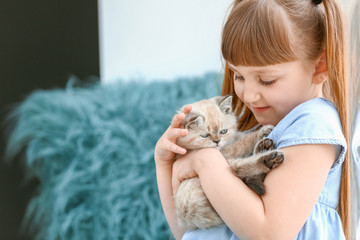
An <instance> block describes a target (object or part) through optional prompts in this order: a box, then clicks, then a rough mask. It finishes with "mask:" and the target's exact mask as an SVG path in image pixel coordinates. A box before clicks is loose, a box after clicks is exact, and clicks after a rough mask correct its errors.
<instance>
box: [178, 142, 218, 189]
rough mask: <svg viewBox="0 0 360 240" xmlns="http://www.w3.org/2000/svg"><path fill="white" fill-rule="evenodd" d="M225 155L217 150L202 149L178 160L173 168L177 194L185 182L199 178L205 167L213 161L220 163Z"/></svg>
mask: <svg viewBox="0 0 360 240" xmlns="http://www.w3.org/2000/svg"><path fill="white" fill-rule="evenodd" d="M219 158H223V155H222V154H221V152H220V151H219V150H217V149H216V148H202V149H198V150H195V151H192V152H191V153H189V154H186V155H185V156H183V157H181V158H179V159H177V160H176V161H175V162H174V164H173V167H172V189H173V193H174V195H175V194H176V192H177V190H178V188H179V186H180V184H181V182H182V181H183V180H186V179H189V178H193V177H197V176H198V175H199V171H200V170H201V169H204V167H205V166H209V164H210V165H211V163H212V161H215V162H216V161H219Z"/></svg>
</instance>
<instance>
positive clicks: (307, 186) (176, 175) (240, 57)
mask: <svg viewBox="0 0 360 240" xmlns="http://www.w3.org/2000/svg"><path fill="white" fill-rule="evenodd" d="M343 31H344V29H343V17H342V12H341V7H340V6H339V1H337V0H324V1H322V2H321V1H320V0H242V1H241V0H236V1H234V3H233V6H232V9H231V12H230V13H229V16H228V19H227V21H226V23H225V25H224V29H223V36H222V54H223V57H224V59H225V60H226V66H225V76H224V83H223V91H222V94H223V95H225V94H236V96H237V97H236V98H235V101H234V106H235V107H234V109H235V111H236V114H237V115H238V116H239V129H240V130H248V129H250V128H252V127H254V126H256V125H258V124H262V125H264V124H272V125H274V126H275V128H274V130H273V131H272V132H271V133H270V135H269V137H270V138H272V139H273V141H274V142H275V144H276V145H277V147H278V148H281V149H282V150H283V151H284V153H285V161H284V163H283V164H282V165H281V166H280V167H278V168H276V169H274V170H272V171H271V172H270V173H269V174H268V175H267V177H266V178H265V187H266V191H267V193H266V194H265V195H263V196H261V197H260V196H258V195H257V194H255V193H254V192H253V191H252V190H251V189H250V188H248V187H247V186H246V185H245V184H244V183H243V182H242V181H241V180H240V179H239V178H238V177H236V176H235V175H234V174H233V173H232V172H231V170H230V168H229V166H228V164H227V161H226V160H225V159H224V157H223V156H222V155H221V153H220V152H219V151H218V150H216V149H200V150H197V151H194V152H191V153H190V154H186V155H184V157H182V158H180V159H178V160H176V161H174V154H175V153H178V154H185V152H186V151H185V149H182V148H181V147H179V146H177V145H176V140H177V138H178V137H180V136H184V135H186V134H187V131H186V130H183V129H180V128H179V124H180V122H181V121H182V120H183V119H184V117H185V115H186V114H187V113H189V112H190V110H191V106H187V107H185V108H184V109H183V111H182V113H179V114H177V115H176V116H175V117H174V119H173V120H172V123H171V125H170V127H169V128H168V129H167V130H166V131H165V133H164V134H163V136H162V137H161V138H160V139H159V141H158V142H157V144H156V147H155V163H156V171H157V179H158V187H159V193H160V198H161V202H162V206H163V209H164V212H165V215H166V218H167V221H168V223H169V225H170V227H171V230H172V232H173V234H174V236H175V237H176V239H181V238H182V239H186V240H189V239H206V240H211V239H213V240H221V239H277V240H279V239H294V238H295V239H327V240H328V239H334V240H335V239H336V240H338V239H345V237H346V238H347V239H350V235H349V225H350V224H349V212H348V211H349V166H348V165H349V162H348V156H347V154H346V149H347V138H348V102H347V84H346V80H345V73H344V72H345V66H344V62H345V58H344V48H345V46H344V44H345V43H344V33H343ZM195 176H198V177H199V179H200V182H201V186H202V188H203V190H204V192H205V193H206V195H207V197H208V199H209V200H210V202H211V204H212V206H213V207H214V209H215V210H216V211H217V213H218V214H219V215H220V217H221V218H222V219H223V221H224V222H225V224H226V225H224V226H221V227H218V228H213V229H207V230H195V231H187V229H181V228H180V227H179V226H178V225H177V222H176V216H175V211H174V202H173V195H174V194H175V192H176V190H177V187H178V186H179V184H180V182H181V181H182V180H184V179H187V178H191V177H195Z"/></svg>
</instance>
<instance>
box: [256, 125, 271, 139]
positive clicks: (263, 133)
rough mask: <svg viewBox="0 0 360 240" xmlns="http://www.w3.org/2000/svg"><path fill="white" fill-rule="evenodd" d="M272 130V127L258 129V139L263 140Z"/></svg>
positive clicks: (265, 126) (266, 126)
mask: <svg viewBox="0 0 360 240" xmlns="http://www.w3.org/2000/svg"><path fill="white" fill-rule="evenodd" d="M273 129H274V126H272V125H264V126H262V127H261V128H260V129H259V138H260V139H262V138H265V137H267V136H268V135H269V134H270V133H271V131H272V130H273Z"/></svg>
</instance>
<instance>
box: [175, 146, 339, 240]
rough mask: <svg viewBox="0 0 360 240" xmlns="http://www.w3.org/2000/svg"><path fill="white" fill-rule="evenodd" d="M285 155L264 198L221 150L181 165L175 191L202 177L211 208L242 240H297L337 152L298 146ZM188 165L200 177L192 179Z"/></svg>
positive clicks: (268, 181)
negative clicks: (184, 182)
mask: <svg viewBox="0 0 360 240" xmlns="http://www.w3.org/2000/svg"><path fill="white" fill-rule="evenodd" d="M282 150H283V151H284V153H285V161H284V162H283V163H282V164H281V165H280V166H279V167H278V168H276V169H273V170H271V171H270V172H269V174H268V175H267V177H266V178H265V188H266V191H267V193H266V194H265V195H263V196H262V197H260V196H258V195H257V194H255V193H254V192H253V191H252V190H251V189H250V188H248V187H247V186H246V185H245V184H244V183H243V182H242V181H241V180H240V179H239V178H238V177H236V176H235V175H234V174H233V173H232V172H231V169H230V168H229V166H228V164H227V162H226V160H225V159H224V158H223V156H222V155H221V153H220V152H219V151H218V150H216V149H203V150H199V151H197V152H194V153H192V154H189V155H187V156H185V157H184V158H182V159H180V160H178V161H177V162H176V164H175V165H174V172H173V174H174V177H173V187H174V188H175V189H176V188H177V186H178V184H179V181H181V180H183V179H185V178H188V177H192V176H194V175H196V174H197V175H198V176H199V178H200V181H201V185H202V187H203V190H204V192H205V193H206V196H207V197H208V198H209V200H210V202H211V204H212V205H213V207H214V208H215V209H216V211H217V212H218V214H219V215H220V217H221V218H222V219H223V220H224V222H225V223H226V225H227V226H229V228H230V229H231V230H232V231H233V232H234V233H235V235H237V236H238V237H239V238H240V239H277V240H280V239H293V238H294V237H295V236H296V234H297V233H298V232H299V231H300V229H301V227H302V226H303V225H304V223H305V222H306V220H307V218H308V216H309V215H310V213H311V211H312V209H313V208H314V205H315V203H316V201H317V199H318V197H319V195H320V192H321V190H322V187H323V185H324V184H325V181H326V177H327V175H328V173H329V170H330V168H331V166H332V164H333V163H334V161H335V158H336V148H335V146H334V145H297V146H292V147H287V148H283V149H282ZM186 165H189V166H191V167H193V169H194V171H195V172H196V174H193V173H191V174H189V170H188V169H189V167H184V166H186ZM177 166H179V167H177ZM183 169H186V170H183ZM174 179H175V180H174ZM175 191H176V190H175Z"/></svg>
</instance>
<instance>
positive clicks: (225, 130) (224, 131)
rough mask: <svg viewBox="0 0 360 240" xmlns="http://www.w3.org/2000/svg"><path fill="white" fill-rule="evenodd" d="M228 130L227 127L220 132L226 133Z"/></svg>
mask: <svg viewBox="0 0 360 240" xmlns="http://www.w3.org/2000/svg"><path fill="white" fill-rule="evenodd" d="M227 131H228V130H227V129H224V130H221V131H220V134H225V133H227Z"/></svg>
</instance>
